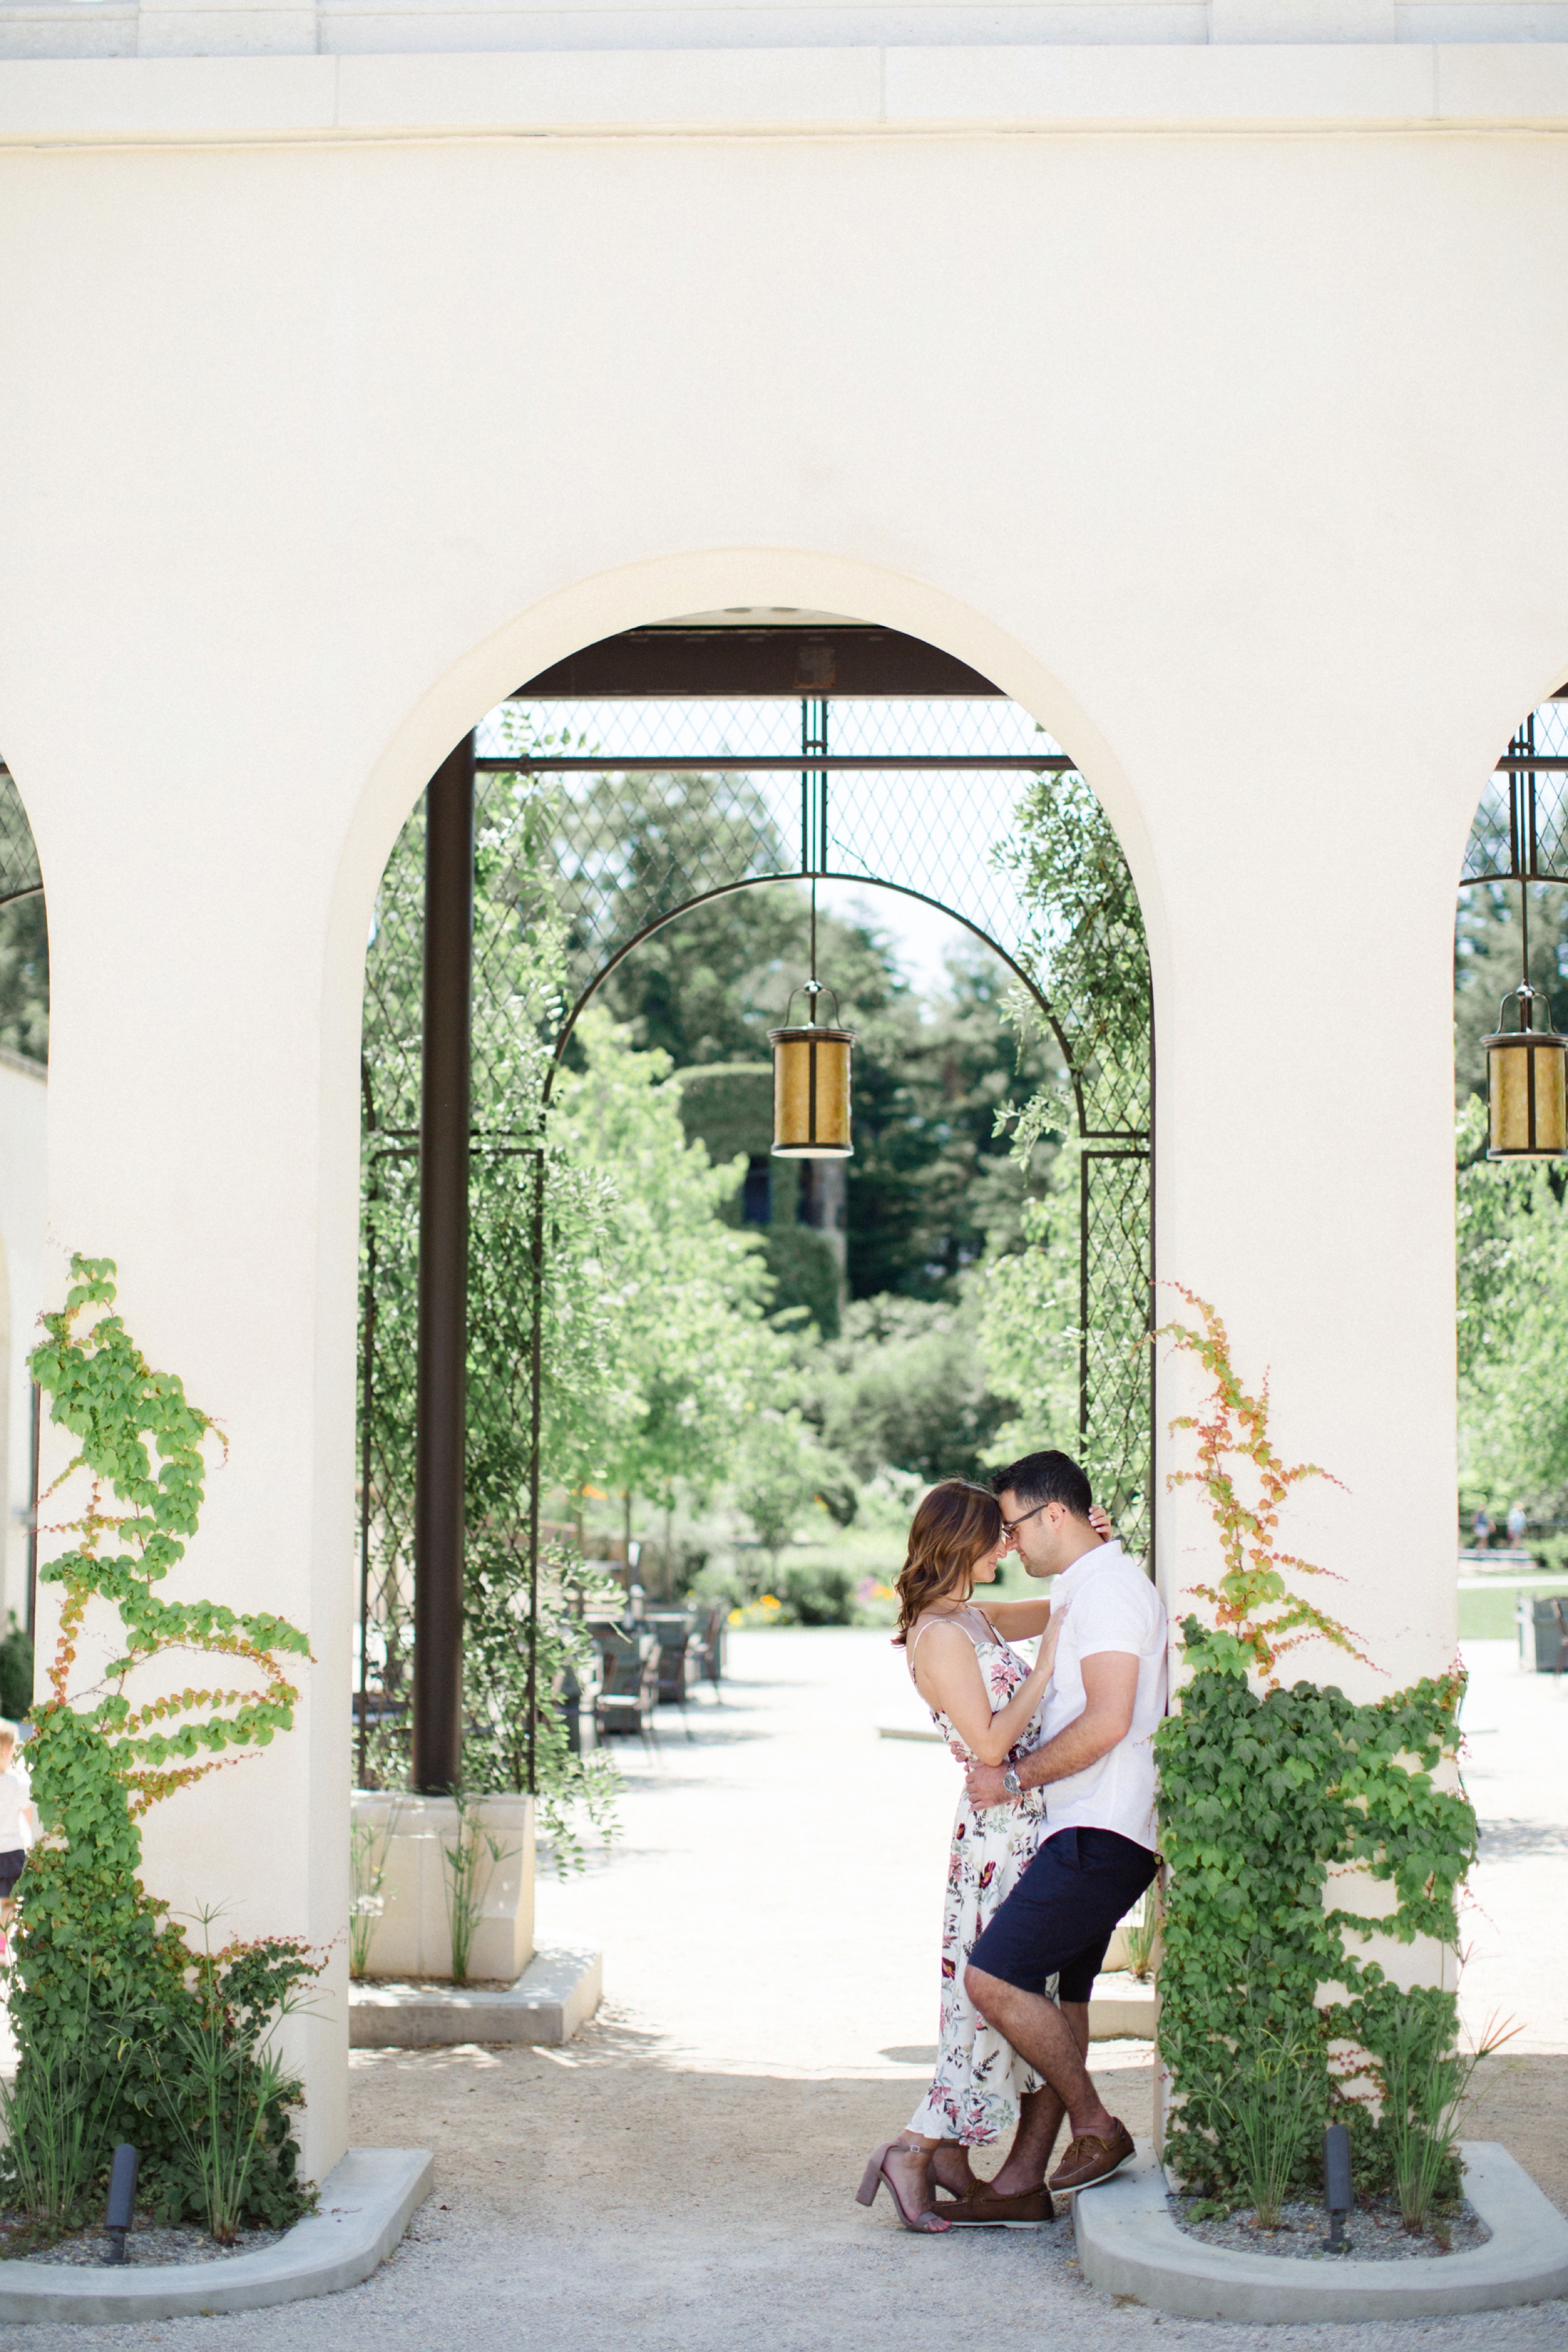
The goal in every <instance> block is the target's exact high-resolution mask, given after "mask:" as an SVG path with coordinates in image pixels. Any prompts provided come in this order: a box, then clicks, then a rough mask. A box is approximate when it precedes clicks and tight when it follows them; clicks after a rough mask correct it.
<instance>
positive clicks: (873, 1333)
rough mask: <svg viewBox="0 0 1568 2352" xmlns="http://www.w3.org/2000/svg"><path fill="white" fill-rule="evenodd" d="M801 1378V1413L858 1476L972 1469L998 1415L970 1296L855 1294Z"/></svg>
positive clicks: (970, 1474) (964, 1474)
mask: <svg viewBox="0 0 1568 2352" xmlns="http://www.w3.org/2000/svg"><path fill="white" fill-rule="evenodd" d="M803 1411H804V1412H805V1418H806V1419H807V1421H808V1422H810V1423H811V1424H812V1425H813V1426H814V1427H815V1428H816V1430H817V1431H818V1432H819V1433H820V1435H821V1437H822V1440H823V1443H824V1444H825V1445H826V1448H827V1450H828V1452H829V1453H830V1454H835V1455H837V1456H838V1457H840V1458H841V1459H842V1460H843V1461H845V1462H846V1463H847V1465H848V1466H849V1468H850V1469H851V1470H852V1471H853V1472H854V1474H855V1475H856V1476H857V1477H858V1478H860V1479H862V1480H867V1479H870V1478H873V1477H875V1476H876V1475H877V1473H878V1471H879V1470H880V1469H882V1468H883V1467H884V1465H892V1466H893V1467H895V1468H897V1469H900V1470H908V1471H911V1472H912V1473H913V1474H914V1475H915V1476H917V1477H920V1478H925V1479H929V1480H932V1481H934V1480H936V1479H938V1478H975V1477H979V1476H980V1475H982V1470H983V1465H984V1458H985V1453H986V1449H987V1447H988V1446H989V1445H990V1444H991V1442H992V1441H993V1440H994V1437H995V1433H996V1430H997V1426H998V1424H999V1423H1000V1422H1001V1420H1002V1417H1003V1411H1004V1408H1003V1406H1002V1404H1001V1402H1000V1401H999V1400H998V1399H997V1398H996V1397H994V1396H993V1395H992V1394H991V1392H990V1390H989V1388H988V1387H987V1385H986V1380H985V1370H984V1361H983V1359H982V1355H981V1349H980V1344H979V1329H978V1318H977V1315H976V1314H975V1311H974V1309H973V1307H972V1306H971V1305H969V1304H968V1303H967V1302H966V1303H964V1304H962V1305H954V1304H952V1303H951V1302H949V1301H948V1300H945V1299H921V1298H900V1297H897V1296H896V1295H893V1294H889V1295H886V1296H884V1297H880V1298H866V1299H857V1300H856V1301H855V1302H854V1304H853V1305H852V1306H851V1307H849V1309H848V1311H847V1314H846V1316H845V1318H844V1329H843V1333H842V1336H841V1338H840V1339H838V1340H837V1342H833V1343H830V1344H829V1345H828V1346H826V1347H824V1348H822V1349H815V1350H813V1351H812V1353H811V1355H810V1356H809V1357H808V1358H807V1360H806V1362H805V1396H804V1399H803Z"/></svg>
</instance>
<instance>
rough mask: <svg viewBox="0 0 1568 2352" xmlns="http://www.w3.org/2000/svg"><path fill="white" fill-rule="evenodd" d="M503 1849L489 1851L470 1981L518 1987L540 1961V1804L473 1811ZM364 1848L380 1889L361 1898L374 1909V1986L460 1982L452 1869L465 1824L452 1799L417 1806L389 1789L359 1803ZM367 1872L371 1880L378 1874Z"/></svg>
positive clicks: (504, 1800) (498, 1804)
mask: <svg viewBox="0 0 1568 2352" xmlns="http://www.w3.org/2000/svg"><path fill="white" fill-rule="evenodd" d="M466 1810H467V1814H468V1822H469V1823H470V1825H471V1824H473V1823H474V1822H478V1824H479V1829H480V1831H481V1832H485V1833H488V1835H489V1838H490V1839H492V1840H493V1841H494V1843H495V1844H496V1845H497V1846H498V1847H499V1848H500V1858H499V1859H497V1860H494V1861H492V1859H491V1856H490V1853H489V1847H488V1846H486V1845H484V1844H483V1843H481V1846H480V1852H479V1872H478V1880H479V1885H478V1888H477V1893H478V1897H479V1925H478V1927H477V1928H476V1930H475V1933H474V1939H473V1945H472V1948H471V1950H470V1952H469V1956H468V1981H470V1982H479V1983H502V1984H509V1985H510V1984H515V1983H516V1981H517V1979H518V1978H519V1977H520V1976H521V1974H522V1972H523V1970H524V1969H526V1968H527V1966H528V1964H529V1961H530V1960H531V1958H532V1957H533V1800H532V1798H531V1797H485V1798H482V1799H479V1800H477V1801H475V1802H474V1803H473V1804H472V1805H470V1806H468V1808H467V1809H466ZM353 1828H354V1833H355V1836H356V1839H359V1840H361V1841H363V1842H364V1843H366V1844H368V1846H369V1860H370V1863H371V1865H372V1869H373V1870H374V1871H377V1872H379V1876H380V1887H379V1891H378V1892H377V1893H375V1894H374V1895H362V1896H361V1898H360V1899H362V1900H364V1901H366V1902H367V1903H369V1904H371V1905H374V1906H379V1907H377V1908H376V1909H375V1910H374V1927H373V1929H372V1931H371V1938H370V1952H369V1958H368V1961H367V1964H366V1967H365V1969H364V1975H365V1977H366V1978H367V1979H376V1978H397V1979H409V1978H416V1979H418V1978H424V1979H429V1978H436V1979H447V1981H448V1982H449V1981H450V1980H451V1977H452V1929H451V1892H452V1870H451V1864H450V1863H449V1861H448V1859H447V1857H448V1856H449V1855H450V1854H452V1853H456V1851H457V1847H458V1832H459V1821H458V1806H457V1803H456V1802H455V1801H454V1800H453V1799H452V1798H450V1797H409V1796H403V1795H398V1794H388V1793H386V1792H384V1791H382V1790H366V1789H356V1790H354V1794H353ZM367 1875H369V1873H367V1872H366V1871H365V1870H364V1869H363V1866H362V1871H361V1876H362V1879H363V1878H364V1877H365V1876H367Z"/></svg>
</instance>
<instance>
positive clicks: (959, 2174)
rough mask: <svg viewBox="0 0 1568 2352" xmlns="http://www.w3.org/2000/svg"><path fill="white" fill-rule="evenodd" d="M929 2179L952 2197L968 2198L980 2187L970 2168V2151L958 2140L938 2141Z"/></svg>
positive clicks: (934, 2150)
mask: <svg viewBox="0 0 1568 2352" xmlns="http://www.w3.org/2000/svg"><path fill="white" fill-rule="evenodd" d="M929 2177H930V2179H931V2182H932V2183H933V2185H934V2186H935V2187H936V2188H938V2189H946V2191H947V2193H948V2195H949V2196H950V2197H968V2196H970V2195H972V2194H973V2191H974V2190H975V2189H978V2188H979V2186H980V2183H979V2181H978V2180H976V2179H975V2177H974V2175H973V2172H972V2171H971V2170H970V2168H969V2150H968V2149H967V2148H966V2147H964V2145H963V2141H962V2140H958V2139H939V2140H938V2142H937V2144H936V2146H935V2147H934V2148H933V2149H932V2150H931V2164H930V2167H929Z"/></svg>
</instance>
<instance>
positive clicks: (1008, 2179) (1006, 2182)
mask: <svg viewBox="0 0 1568 2352" xmlns="http://www.w3.org/2000/svg"><path fill="white" fill-rule="evenodd" d="M1061 2014H1062V2016H1063V2017H1065V2018H1066V2020H1067V2021H1068V2025H1069V2026H1070V2027H1071V2029H1072V2035H1073V2039H1074V2041H1075V2042H1077V2044H1078V2047H1079V2055H1080V2056H1082V2057H1087V2056H1088V2054H1089V2003H1088V2002H1087V2001H1081V2000H1064V2001H1063V2002H1062V2004H1061ZM1066 2112H1067V2110H1066V2108H1065V2107H1064V2106H1063V2105H1062V2103H1061V2100H1060V2098H1059V2097H1058V2095H1057V2093H1056V2092H1055V2091H1053V2090H1052V2089H1051V2088H1050V2086H1049V2084H1047V2087H1046V2088H1045V2089H1044V2090H1043V2091H1029V2092H1026V2094H1025V2095H1024V2098H1023V2100H1022V2102H1021V2105H1020V2111H1019V2116H1018V2128H1017V2130H1016V2132H1015V2133H1014V2135H1013V2145H1012V2147H1010V2148H1009V2149H1008V2151H1007V2154H1006V2157H1005V2159H1004V2161H1003V2164H1002V2166H1001V2168H1000V2170H999V2171H998V2172H997V2174H996V2176H995V2179H994V2180H993V2181H992V2182H991V2184H990V2186H991V2188H992V2189H993V2191H994V2194H995V2195H996V2196H998V2197H1024V2196H1026V2195H1027V2194H1028V2192H1029V2191H1030V2190H1031V2189H1041V2188H1043V2187H1044V2186H1045V2179H1046V2168H1047V2166H1048V2165H1049V2163H1050V2160H1051V2152H1052V2150H1053V2149H1054V2148H1055V2147H1056V2144H1057V2135H1058V2132H1059V2131H1060V2130H1061V2127H1062V2117H1063V2116H1064V2115H1065V2114H1066Z"/></svg>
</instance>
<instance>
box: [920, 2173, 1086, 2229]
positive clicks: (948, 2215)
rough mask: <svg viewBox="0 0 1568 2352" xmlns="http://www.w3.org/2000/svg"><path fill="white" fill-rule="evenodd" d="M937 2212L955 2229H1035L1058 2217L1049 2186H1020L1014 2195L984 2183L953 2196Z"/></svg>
mask: <svg viewBox="0 0 1568 2352" xmlns="http://www.w3.org/2000/svg"><path fill="white" fill-rule="evenodd" d="M937 2210H938V2212H939V2213H940V2214H941V2215H942V2220H943V2221H950V2222H951V2223H952V2227H953V2228H954V2229H955V2230H1038V2229H1042V2228H1044V2226H1045V2224H1046V2223H1047V2221H1055V2220H1056V2218H1057V2209H1056V2207H1055V2206H1054V2205H1053V2204H1052V2203H1051V2192H1050V2190H1049V2189H1020V2190H1019V2192H1018V2194H1017V2195H1016V2197H998V2196H997V2194H996V2192H995V2190H994V2189H987V2188H986V2187H985V2186H984V2184H982V2185H981V2186H980V2187H979V2188H977V2189H973V2190H972V2191H971V2192H970V2194H969V2195H968V2196H967V2197H955V2198H954V2200H953V2201H952V2204H951V2205H939V2206H938V2208H937Z"/></svg>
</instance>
